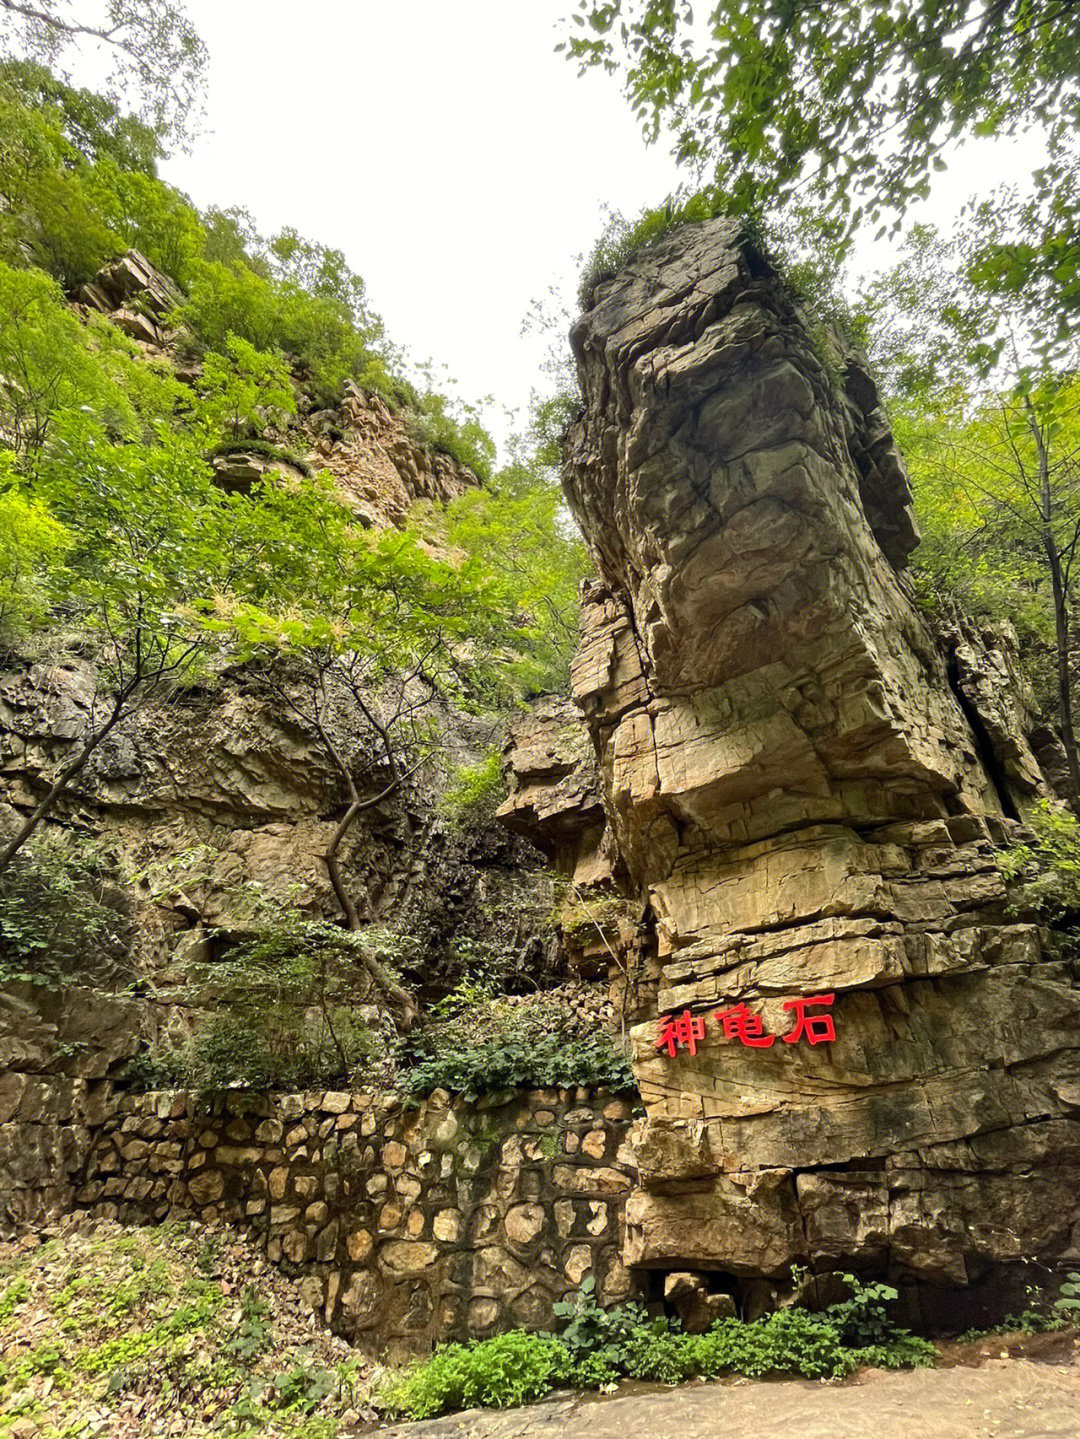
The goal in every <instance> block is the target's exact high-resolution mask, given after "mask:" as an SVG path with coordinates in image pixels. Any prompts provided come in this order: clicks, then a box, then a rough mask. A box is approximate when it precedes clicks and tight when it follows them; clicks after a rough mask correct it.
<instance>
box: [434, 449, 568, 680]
mask: <svg viewBox="0 0 1080 1439" xmlns="http://www.w3.org/2000/svg"><path fill="white" fill-rule="evenodd" d="M442 523H443V524H444V525H445V535H446V539H447V542H448V543H449V544H451V545H454V546H456V547H458V548H459V549H461V550H463V551H464V552H465V554H467V555H470V556H472V557H474V558H475V559H477V560H480V561H482V562H483V564H484V565H485V566H486V567H487V568H488V569H489V571H490V572H491V574H492V576H493V577H494V580H495V583H497V584H498V587H499V590H500V592H501V600H500V603H501V605H502V607H503V609H504V611H505V613H507V614H511V615H515V616H517V618H518V623H519V625H520V627H521V630H522V633H523V636H524V643H523V646H522V651H521V655H520V658H519V660H518V661H517V664H516V676H517V680H518V683H519V684H520V686H521V688H522V690H523V691H525V692H526V693H530V692H531V693H533V694H536V693H540V692H542V691H544V690H559V689H564V688H565V687H566V684H567V682H568V679H569V672H570V660H571V659H572V658H573V654H574V650H575V648H576V646H577V612H578V586H579V585H580V583H581V581H582V580H583V579H584V577H585V575H586V574H587V573H588V572H589V564H588V558H587V556H586V553H585V546H584V544H583V543H582V540H581V536H580V535H579V534H578V533H577V531H576V530H575V528H574V526H573V522H572V521H571V519H570V516H569V514H568V512H567V510H566V506H565V502H564V500H563V497H562V491H561V489H560V488H559V486H558V482H557V481H556V479H555V478H554V476H553V475H552V474H551V472H550V470H548V469H547V468H546V467H545V466H543V465H542V464H540V463H539V461H538V460H536V459H535V458H526V457H522V458H519V460H518V461H517V462H516V463H514V464H511V465H509V466H507V467H506V468H505V469H503V470H500V471H499V473H498V474H497V475H496V476H495V479H494V480H493V481H492V483H491V486H490V488H481V489H475V490H469V491H467V492H466V493H465V494H464V495H462V496H460V498H458V499H456V500H453V501H452V502H451V503H450V504H449V505H448V506H447V509H446V513H445V517H444V519H443V521H442Z"/></svg>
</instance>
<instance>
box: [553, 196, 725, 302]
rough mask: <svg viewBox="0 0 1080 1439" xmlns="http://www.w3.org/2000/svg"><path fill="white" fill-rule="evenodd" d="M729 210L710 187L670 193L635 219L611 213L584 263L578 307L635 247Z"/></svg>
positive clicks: (629, 256) (589, 300)
mask: <svg viewBox="0 0 1080 1439" xmlns="http://www.w3.org/2000/svg"><path fill="white" fill-rule="evenodd" d="M728 212H729V202H728V200H727V198H726V196H724V194H723V193H722V192H721V191H720V190H718V189H715V188H713V187H709V188H708V189H705V190H701V191H699V192H698V193H697V194H692V195H686V196H679V195H676V196H672V197H669V198H668V200H666V201H665V203H664V204H663V205H658V206H656V207H655V208H654V209H646V210H643V211H642V212H641V214H640V215H639V216H638V217H637V219H636V220H627V218H626V217H625V216H624V215H620V214H613V215H612V216H611V217H610V219H609V220H608V223H607V225H606V226H605V228H604V231H603V233H602V234H601V236H600V238H599V239H598V240H597V242H596V244H595V245H594V246H593V249H592V253H591V254H590V255H589V258H588V259H587V260H586V262H585V267H584V269H583V271H582V275H581V285H580V288H579V290H578V301H579V303H580V305H581V307H582V309H587V308H588V307H589V305H590V304H591V303H592V298H593V291H594V290H595V289H596V287H597V285H599V284H600V283H601V282H602V281H604V280H609V279H611V277H612V275H615V274H617V273H618V271H619V270H621V269H622V267H623V266H624V265H625V264H626V262H627V261H628V260H629V259H630V258H631V256H632V255H635V254H636V253H637V252H638V250H640V249H643V248H644V246H646V245H649V244H651V243H652V242H653V241H654V240H659V239H660V238H661V237H662V236H664V235H670V234H671V233H672V232H673V231H675V230H678V229H680V228H681V227H682V226H683V225H695V224H699V223H700V222H701V221H702V220H712V219H714V218H715V217H716V216H717V215H721V214H726V213H728Z"/></svg>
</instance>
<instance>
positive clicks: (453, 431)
mask: <svg viewBox="0 0 1080 1439" xmlns="http://www.w3.org/2000/svg"><path fill="white" fill-rule="evenodd" d="M405 430H406V433H407V434H408V435H409V437H410V439H412V440H415V442H416V443H417V444H418V445H420V446H421V447H422V448H423V449H425V450H429V451H431V450H441V451H442V452H443V453H444V454H447V455H450V456H451V457H452V458H453V459H455V460H457V462H458V464H459V465H464V466H465V467H466V468H467V469H470V470H472V472H473V474H474V475H476V476H477V477H478V478H479V479H481V480H490V478H491V469H492V465H493V463H494V460H495V441H494V440H493V439H492V438H491V436H490V435H489V434H488V432H487V430H485V429H484V426H483V425H482V424H481V422H480V417H479V411H478V410H476V409H475V408H474V407H473V406H470V405H457V406H455V405H454V403H453V402H452V401H451V400H449V399H447V397H446V396H445V395H440V394H439V393H437V392H436V391H435V390H428V391H426V393H424V394H422V395H420V396H418V398H417V401H416V404H415V405H414V407H413V408H412V409H411V410H410V411H409V412H408V413H407V415H406V417H405Z"/></svg>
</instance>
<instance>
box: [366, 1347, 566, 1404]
mask: <svg viewBox="0 0 1080 1439" xmlns="http://www.w3.org/2000/svg"><path fill="white" fill-rule="evenodd" d="M564 1364H565V1350H563V1349H562V1346H561V1345H560V1344H559V1342H558V1340H556V1339H555V1338H553V1337H552V1336H551V1335H547V1334H526V1333H524V1332H523V1331H522V1330H512V1331H511V1332H510V1333H509V1334H498V1335H496V1336H495V1337H494V1338H493V1339H483V1340H480V1341H479V1342H478V1343H474V1344H468V1345H466V1344H444V1345H441V1346H440V1347H439V1348H438V1349H436V1350H435V1353H434V1354H433V1355H432V1356H431V1358H430V1359H427V1360H425V1361H423V1362H421V1363H418V1364H414V1365H412V1366H411V1367H410V1368H409V1369H407V1370H405V1372H404V1373H403V1374H401V1375H399V1376H397V1377H395V1378H394V1379H392V1380H391V1381H389V1383H388V1384H386V1385H385V1386H384V1387H383V1389H382V1391H381V1393H380V1396H379V1403H380V1407H381V1408H383V1409H384V1410H385V1411H386V1412H387V1413H388V1414H394V1415H397V1414H401V1415H407V1416H408V1417H409V1418H411V1419H430V1418H433V1417H434V1416H435V1415H437V1414H445V1413H446V1412H447V1411H448V1410H452V1409H469V1408H472V1407H474V1406H475V1405H483V1406H484V1407H486V1408H495V1409H504V1408H506V1407H508V1406H509V1405H511V1404H526V1403H528V1402H529V1401H530V1400H531V1399H538V1398H539V1397H540V1396H541V1395H542V1394H546V1393H547V1392H548V1390H549V1389H550V1388H551V1387H552V1382H551V1381H552V1379H553V1378H554V1377H556V1376H557V1375H558V1374H559V1373H560V1370H561V1366H563V1365H564Z"/></svg>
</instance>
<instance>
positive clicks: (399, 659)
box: [229, 497, 514, 1022]
mask: <svg viewBox="0 0 1080 1439" xmlns="http://www.w3.org/2000/svg"><path fill="white" fill-rule="evenodd" d="M312 521H313V524H312V540H313V543H312V545H311V547H310V548H309V549H308V550H307V551H306V552H305V559H306V563H307V565H308V570H307V576H306V586H307V587H306V589H305V591H304V592H303V594H302V595H298V597H297V599H296V600H295V601H294V602H293V603H291V604H290V605H289V606H288V607H287V608H283V609H278V610H276V611H275V610H272V609H268V608H266V607H257V606H253V605H248V606H239V607H237V609H236V612H235V613H234V614H233V615H232V616H231V617H230V620H229V623H231V625H232V626H233V627H234V629H235V632H236V634H237V635H238V637H239V640H240V643H241V645H242V646H243V647H244V648H245V650H246V651H247V652H248V653H249V654H251V655H252V656H253V657H256V658H257V657H262V658H263V659H264V661H265V668H264V675H263V677H264V683H265V684H266V685H267V686H268V687H270V688H271V689H272V690H273V692H274V693H276V694H277V695H278V696H279V697H280V699H281V701H282V703H283V704H284V705H286V706H287V707H288V708H289V709H290V710H291V711H292V712H293V713H294V714H295V715H296V716H297V717H298V719H300V720H301V722H302V723H303V724H304V725H305V726H306V727H307V728H309V729H310V730H312V731H313V732H314V733H315V734H316V735H317V736H318V741H319V744H320V746H321V748H322V750H323V753H324V754H325V756H326V757H327V759H328V760H329V762H330V763H331V765H332V767H333V768H334V769H335V770H336V771H337V773H338V775H339V776H340V779H341V783H342V788H343V791H344V805H343V811H342V813H341V816H340V818H339V820H338V823H337V825H336V826H335V829H334V831H333V833H332V835H331V837H330V839H329V841H328V843H327V846H326V849H325V851H324V853H323V856H322V858H323V861H324V863H325V865H326V870H327V874H328V876H329V879H330V883H331V886H332V888H333V890H334V894H335V896H336V898H337V900H338V903H339V905H340V907H341V911H342V915H343V917H344V920H345V923H346V926H347V928H348V929H349V930H351V931H353V932H358V931H359V930H360V929H361V928H362V923H363V921H362V917H361V914H360V910H359V908H358V906H357V903H356V901H355V899H354V898H353V896H352V895H351V894H350V892H349V889H348V887H347V885H346V883H345V880H344V877H343V875H342V872H341V863H340V851H341V846H342V843H343V841H344V840H345V838H346V836H347V835H348V833H349V831H350V829H351V827H352V825H353V824H354V822H355V820H356V819H357V817H358V816H359V815H360V814H362V813H364V812H365V811H368V810H371V809H373V808H374V807H375V806H377V805H379V804H381V803H383V802H384V801H385V800H386V799H388V798H389V797H390V796H391V795H392V794H394V793H395V792H396V791H398V790H399V789H400V788H401V787H402V786H403V785H405V784H406V783H407V782H408V780H409V779H410V778H411V777H412V775H413V774H415V773H416V771H417V770H418V769H419V767H420V766H421V765H422V763H423V762H424V760H425V759H426V758H427V757H428V756H429V755H430V754H431V753H432V752H433V750H434V748H435V747H436V746H437V745H438V743H439V733H438V729H437V726H436V725H435V724H434V723H433V722H432V709H433V707H434V706H435V705H436V704H437V703H439V702H447V701H450V700H456V701H458V702H460V703H466V704H468V703H475V702H476V701H477V700H478V699H481V698H486V697H489V696H490V695H491V694H492V693H493V692H495V691H496V690H497V687H498V685H499V682H500V666H499V663H498V659H499V650H500V647H501V646H503V645H504V644H505V643H506V641H507V638H511V639H512V638H513V637H514V636H513V631H512V630H510V628H509V626H508V624H507V622H506V621H505V620H504V618H503V616H502V614H501V611H500V608H499V605H498V595H497V591H496V590H495V589H494V588H493V586H492V584H491V581H490V579H489V578H488V577H487V575H486V574H485V573H484V571H483V569H482V568H481V567H480V566H479V565H478V564H477V563H475V562H472V561H468V562H463V563H461V564H458V565H454V564H451V563H449V562H447V561H446V560H440V559H436V558H434V557H432V556H431V555H430V554H429V553H428V552H427V550H426V549H425V548H424V547H423V546H422V545H421V544H419V543H418V541H417V539H416V537H415V536H413V535H411V534H409V533H402V534H398V533H385V532H383V533H378V534H371V533H368V532H366V531H364V530H363V529H361V528H360V527H358V526H356V525H355V524H353V523H352V521H351V516H349V515H348V513H347V512H346V511H344V510H343V509H342V507H341V506H340V505H337V504H336V503H335V502H333V501H330V500H327V501H326V502H325V503H324V504H323V505H322V506H321V507H320V506H319V505H318V503H317V499H316V498H314V497H313V507H312ZM282 657H285V658H286V659H287V661H288V663H287V664H285V665H282V664H281V658H282ZM275 659H276V660H277V661H278V662H277V663H276V664H275V663H273V661H274V660H275ZM357 714H358V715H359V716H360V717H361V720H362V722H363V728H362V729H361V730H360V731H359V732H358V731H357V728H356V722H355V717H356V715H357ZM380 982H383V983H385V984H386V985H387V992H388V993H389V994H390V995H391V997H392V998H393V999H394V1000H395V1001H396V1002H397V1003H398V1004H399V1005H400V1006H401V1008H402V1010H403V1012H404V1014H405V1016H406V1021H407V1022H411V1020H412V1019H414V1018H415V1016H416V1006H415V1002H414V1001H413V1000H412V997H411V996H410V995H409V994H408V993H407V991H405V990H404V989H402V988H401V986H400V985H397V984H396V982H393V981H392V980H387V977H386V976H380Z"/></svg>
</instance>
